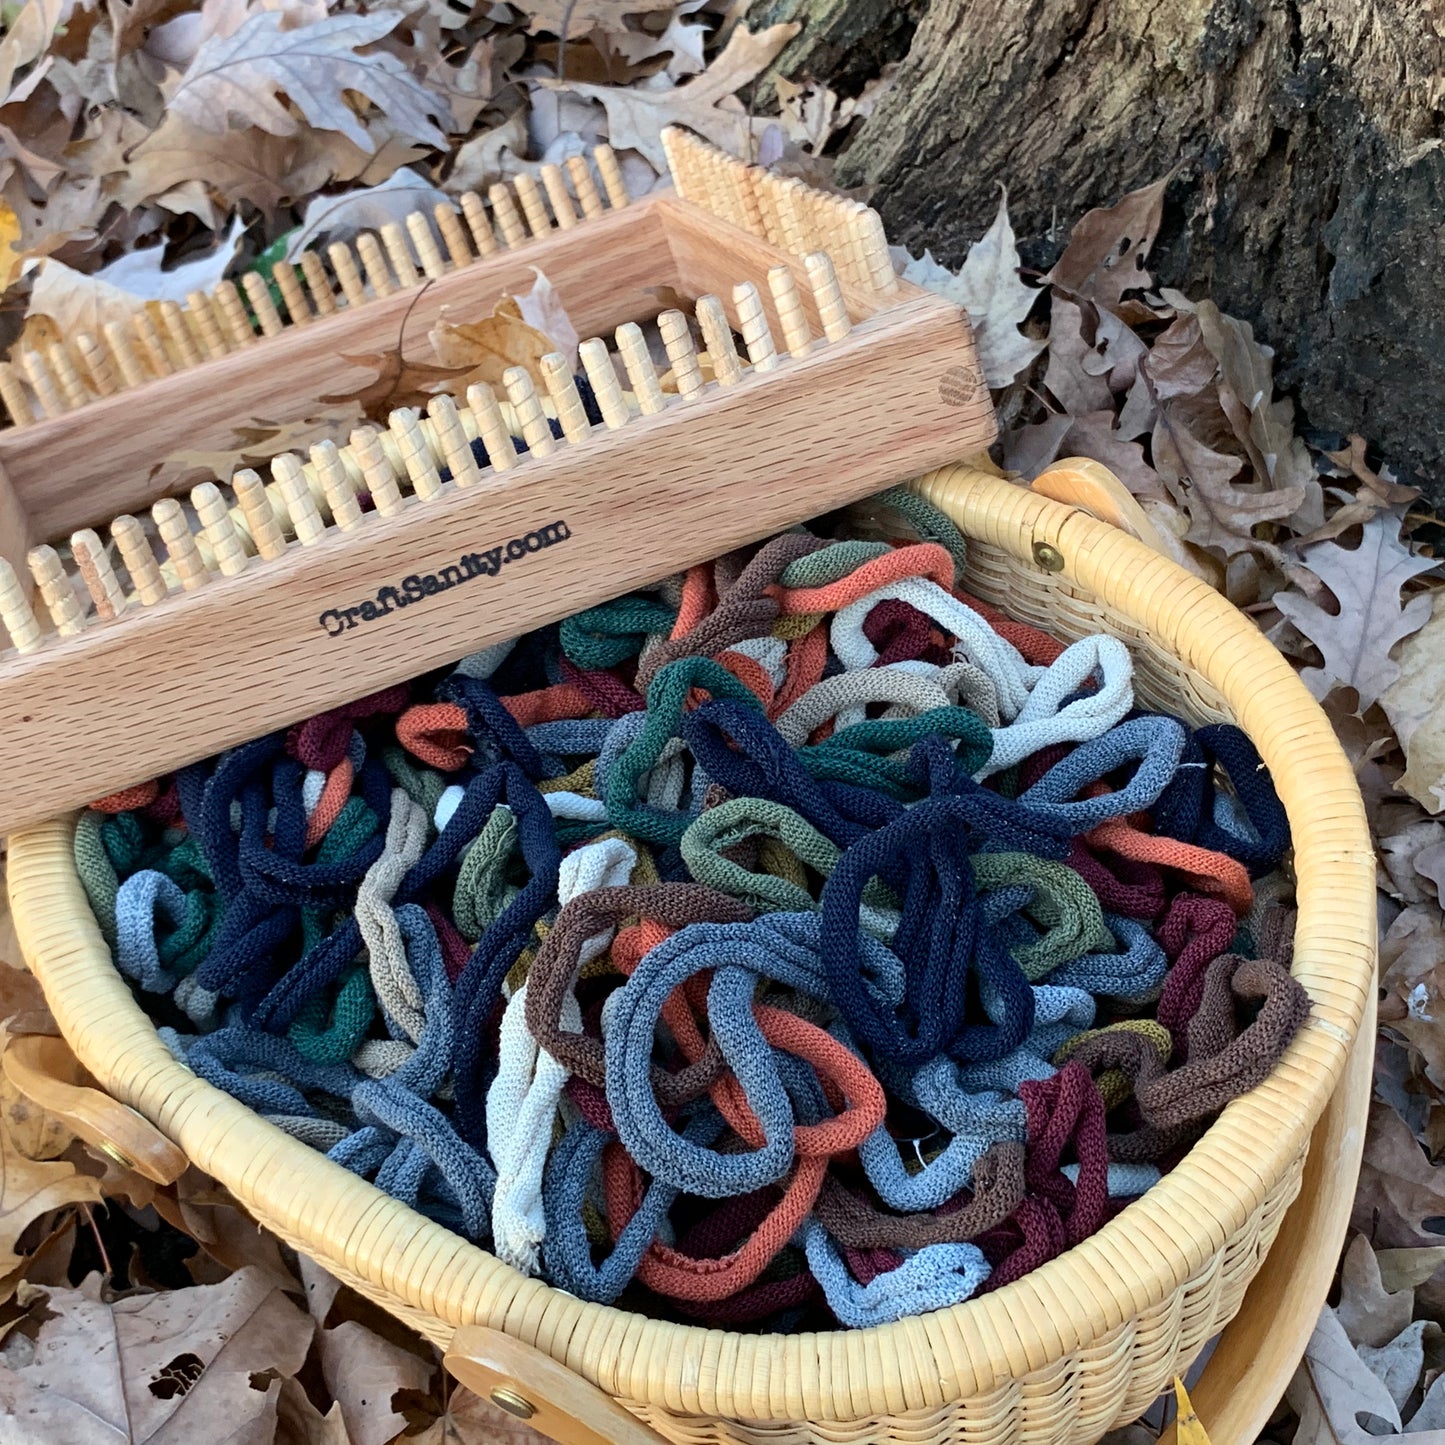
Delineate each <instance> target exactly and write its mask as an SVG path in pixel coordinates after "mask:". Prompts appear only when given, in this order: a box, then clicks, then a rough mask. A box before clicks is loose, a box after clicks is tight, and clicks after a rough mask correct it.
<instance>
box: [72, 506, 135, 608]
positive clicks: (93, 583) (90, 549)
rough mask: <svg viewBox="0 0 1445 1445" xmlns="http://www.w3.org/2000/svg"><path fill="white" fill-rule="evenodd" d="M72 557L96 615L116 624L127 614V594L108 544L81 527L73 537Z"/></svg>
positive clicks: (86, 528) (88, 529) (89, 530)
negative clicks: (122, 614) (123, 614)
mask: <svg viewBox="0 0 1445 1445" xmlns="http://www.w3.org/2000/svg"><path fill="white" fill-rule="evenodd" d="M70 555H71V556H72V557H74V558H75V569H76V571H77V572H79V573H80V580H81V581H82V582H84V583H85V590H86V591H87V592H89V593H90V600H91V601H92V602H94V603H95V615H96V616H97V617H99V618H101V619H103V620H104V621H106V622H113V621H114V620H115V619H116V618H117V617H119V616H120V614H121V613H122V611H124V610H125V593H124V592H122V591H121V588H120V582H119V580H118V579H117V577H116V575H115V568H114V567H112V566H111V563H110V555H109V553H108V552H107V551H106V550H105V543H104V542H102V541H101V540H100V537H99V535H98V534H97V533H95V532H93V531H92V530H91V529H90V528H89V527H82V528H81V530H80V531H78V532H73V533H72V534H71V537H70Z"/></svg>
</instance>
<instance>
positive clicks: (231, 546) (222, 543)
mask: <svg viewBox="0 0 1445 1445" xmlns="http://www.w3.org/2000/svg"><path fill="white" fill-rule="evenodd" d="M191 505H192V506H193V507H194V508H195V509H196V516H197V518H199V520H200V523H201V531H202V533H203V534H204V536H205V539H206V541H207V542H209V543H210V546H211V554H212V555H213V556H214V557H215V559H216V568H217V570H218V571H219V572H220V573H221V575H222V576H223V577H234V576H236V575H237V574H238V573H241V572H244V571H245V570H246V561H247V557H246V547H245V544H244V543H243V542H242V541H241V534H240V533H239V532H238V531H237V530H236V524H235V523H234V522H232V520H231V510H230V508H229V507H228V506H227V505H226V498H225V496H224V494H223V493H222V491H221V489H220V488H219V487H218V486H217V485H216V484H215V483H214V482H202V483H201V484H200V485H199V486H197V487H194V488H192V490H191ZM258 550H259V549H258Z"/></svg>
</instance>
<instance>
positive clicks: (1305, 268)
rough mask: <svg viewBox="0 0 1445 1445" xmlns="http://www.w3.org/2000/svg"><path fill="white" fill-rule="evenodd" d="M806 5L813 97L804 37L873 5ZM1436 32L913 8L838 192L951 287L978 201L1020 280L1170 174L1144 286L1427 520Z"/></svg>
mask: <svg viewBox="0 0 1445 1445" xmlns="http://www.w3.org/2000/svg"><path fill="white" fill-rule="evenodd" d="M814 7H818V8H819V9H820V10H822V11H826V23H825V25H823V26H822V27H821V29H822V30H823V31H824V32H825V34H824V35H821V36H818V37H816V38H814V39H813V40H810V39H809V37H808V35H807V33H806V32H805V35H804V36H800V37H799V40H798V41H797V42H795V46H798V47H799V49H798V51H797V57H802V58H806V57H808V56H809V52H808V49H807V46H808V45H809V44H812V45H814V46H815V47H820V48H815V49H814V50H813V51H812V55H811V58H812V60H813V62H814V63H813V67H812V68H813V70H814V73H816V74H820V75H822V76H825V77H826V76H827V74H828V72H827V71H826V70H825V69H823V68H822V66H823V65H824V64H826V63H827V60H828V52H827V46H826V43H825V41H826V35H827V34H833V35H837V34H843V33H848V31H849V29H850V24H849V18H848V17H849V16H850V15H852V16H854V17H855V25H856V22H857V21H858V20H859V19H861V18H866V17H867V16H869V15H871V14H872V13H873V7H876V0H798V3H797V9H798V12H799V18H804V19H806V18H807V16H808V15H810V14H811V13H813V9H814ZM1442 29H1445V3H1442V0H927V10H926V12H925V13H924V15H923V17H922V20H921V22H920V23H919V25H918V27H917V30H916V32H915V33H914V35H913V37H912V44H911V48H910V50H909V52H908V55H907V58H906V59H905V61H904V62H903V65H902V67H901V70H900V73H899V76H898V80H897V82H896V84H895V86H894V87H893V89H892V90H891V91H890V92H889V93H888V94H887V95H886V96H885V97H884V98H883V100H882V101H881V103H880V104H879V105H878V107H877V109H876V110H875V111H874V113H873V115H872V116H871V117H870V118H869V119H868V120H867V121H866V122H865V123H864V125H863V126H862V128H861V131H860V132H859V133H858V135H857V136H856V138H855V139H854V141H853V143H852V144H851V146H850V147H849V149H848V150H847V151H846V152H845V153H844V154H843V156H842V157H841V159H840V162H839V166H838V173H837V174H838V179H839V181H840V183H842V184H845V185H859V184H869V185H872V186H874V187H875V191H874V204H875V205H877V206H878V208H879V209H880V210H881V212H882V214H883V217H884V220H885V222H886V224H887V226H888V231H889V235H890V238H891V239H892V240H894V241H895V242H898V243H900V244H903V245H907V246H909V247H910V248H912V249H914V250H915V251H917V250H920V249H921V248H923V247H924V246H928V247H931V248H932V250H933V252H934V254H935V256H938V257H939V258H940V259H941V260H944V261H946V262H949V263H953V264H957V263H958V262H960V261H961V260H962V258H963V256H964V254H965V252H966V250H967V247H968V244H969V243H970V242H971V241H972V240H974V239H976V238H977V237H978V235H979V234H980V233H981V232H982V231H983V229H984V227H985V225H986V224H987V222H988V219H989V218H990V217H991V216H992V214H993V211H994V209H995V207H996V205H997V187H998V185H999V184H1000V183H1004V184H1006V185H1007V186H1008V188H1009V208H1010V211H1011V214H1012V216H1013V220H1014V225H1015V229H1016V230H1017V232H1018V234H1019V236H1020V237H1021V238H1022V245H1023V252H1024V257H1025V260H1026V262H1028V263H1029V264H1031V265H1034V266H1037V267H1039V268H1040V269H1044V268H1047V267H1048V266H1049V265H1050V264H1051V263H1052V261H1053V260H1054V258H1055V256H1056V255H1057V253H1058V251H1059V250H1060V248H1061V246H1062V243H1063V240H1064V239H1065V238H1066V236H1067V234H1068V230H1069V228H1070V226H1071V225H1072V224H1073V223H1074V221H1076V220H1077V219H1078V218H1079V216H1080V215H1082V214H1083V212H1084V211H1086V210H1088V209H1089V208H1091V207H1093V206H1098V205H1107V204H1110V203H1112V202H1113V201H1115V200H1117V199H1118V197H1119V196H1120V195H1122V194H1123V193H1124V192H1125V191H1127V190H1130V189H1132V188H1134V187H1136V186H1140V185H1144V184H1147V183H1149V182H1151V181H1154V180H1157V179H1158V178H1159V177H1160V176H1162V175H1165V174H1168V173H1170V172H1172V173H1173V178H1172V180H1171V182H1170V185H1169V188H1168V191H1167V193H1166V209H1165V217H1164V225H1163V228H1162V229H1161V232H1160V235H1159V239H1158V242H1157V243H1156V246H1155V249H1154V252H1153V256H1152V259H1151V269H1152V270H1153V272H1154V274H1155V276H1156V278H1157V279H1158V280H1159V281H1160V282H1161V283H1164V284H1168V285H1173V286H1177V287H1179V288H1180V289H1182V290H1185V291H1187V292H1189V293H1190V294H1192V295H1196V296H1198V295H1203V294H1208V295H1210V296H1211V297H1212V298H1213V299H1214V300H1215V301H1216V302H1217V303H1218V304H1219V305H1220V306H1221V307H1222V308H1223V309H1224V310H1226V311H1228V312H1231V313H1233V314H1235V315H1237V316H1240V317H1243V318H1245V319H1247V320H1249V321H1250V322H1252V323H1253V324H1254V326H1255V328H1256V333H1257V334H1258V335H1259V336H1260V337H1261V339H1262V340H1264V341H1266V342H1268V343H1269V344H1271V345H1273V346H1274V347H1275V349H1276V351H1277V353H1278V362H1279V372H1278V374H1279V378H1280V382H1281V384H1282V385H1284V386H1286V387H1288V388H1290V389H1291V390H1293V391H1294V392H1295V393H1296V395H1297V396H1298V398H1299V400H1300V401H1301V402H1302V404H1303V406H1304V409H1305V411H1306V414H1307V416H1308V419H1309V422H1310V424H1311V425H1312V426H1313V427H1314V428H1316V429H1317V430H1322V431H1324V432H1336V433H1344V432H1348V431H1358V432H1360V433H1362V434H1363V435H1365V436H1366V437H1367V438H1368V439H1369V440H1370V441H1371V442H1372V443H1374V444H1376V445H1377V446H1378V447H1379V448H1380V450H1381V451H1382V453H1383V454H1384V455H1385V456H1386V457H1387V458H1389V459H1390V460H1392V461H1393V462H1395V463H1396V464H1397V465H1399V464H1403V465H1404V466H1407V467H1409V468H1411V469H1414V470H1415V471H1417V472H1419V473H1421V474H1422V475H1423V478H1424V480H1425V481H1426V483H1427V484H1428V483H1430V482H1432V481H1433V482H1434V484H1435V485H1434V487H1433V489H1432V490H1433V492H1434V495H1435V497H1436V498H1437V499H1439V498H1440V497H1441V496H1442V492H1445V486H1442V484H1445V468H1442V466H1441V461H1442V457H1445V150H1442V138H1445V44H1442ZM794 73H795V74H796V71H795V72H794ZM865 78H866V77H865ZM855 84H856V81H855ZM1432 472H1433V473H1434V476H1433V477H1432V476H1431V475H1430V474H1431V473H1432Z"/></svg>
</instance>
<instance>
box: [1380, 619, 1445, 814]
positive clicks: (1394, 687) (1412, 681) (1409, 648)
mask: <svg viewBox="0 0 1445 1445" xmlns="http://www.w3.org/2000/svg"><path fill="white" fill-rule="evenodd" d="M1430 601H1431V611H1430V618H1429V621H1427V622H1426V623H1425V625H1424V626H1423V627H1422V628H1421V629H1420V630H1419V631H1418V632H1417V633H1415V635H1414V636H1413V637H1407V638H1406V639H1405V641H1404V643H1403V644H1402V645H1401V647H1400V658H1399V675H1398V677H1397V678H1396V679H1395V681H1394V682H1393V683H1391V684H1390V686H1389V687H1388V688H1386V689H1385V691H1384V692H1383V693H1382V694H1381V696H1380V705H1381V706H1382V707H1383V708H1384V709H1385V716H1386V717H1387V718H1389V719H1390V726H1391V727H1392V728H1394V730H1395V736H1396V737H1397V738H1399V740H1400V747H1401V749H1402V751H1403V752H1404V754H1405V774H1404V776H1403V777H1402V778H1401V779H1400V783H1399V786H1400V787H1401V788H1402V789H1403V790H1404V791H1405V792H1407V793H1409V795H1410V796H1411V797H1412V798H1414V799H1415V801H1416V802H1417V803H1419V804H1420V805H1421V807H1423V808H1424V809H1425V810H1426V811H1427V812H1431V813H1438V812H1440V811H1441V809H1445V592H1436V593H1434V594H1433V596H1432V598H1431V599H1430Z"/></svg>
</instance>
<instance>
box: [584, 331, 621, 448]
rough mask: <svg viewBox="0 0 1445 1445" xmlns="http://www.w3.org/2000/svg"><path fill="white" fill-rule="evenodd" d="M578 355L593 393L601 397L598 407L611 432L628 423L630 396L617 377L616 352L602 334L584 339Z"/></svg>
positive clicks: (598, 398) (598, 400)
mask: <svg viewBox="0 0 1445 1445" xmlns="http://www.w3.org/2000/svg"><path fill="white" fill-rule="evenodd" d="M577 354H578V356H580V357H581V359H582V369H583V370H584V371H585V372H586V373H587V380H588V381H589V382H591V383H592V394H593V396H595V397H596V398H597V409H598V410H599V411H600V412H601V413H602V420H603V422H604V423H605V424H606V425H607V428H608V430H609V431H616V430H617V429H618V428H619V427H624V426H626V425H627V423H628V421H629V419H630V418H631V415H632V413H631V412H630V411H629V410H628V409H627V399H626V398H625V397H624V396H623V395H622V386H621V384H620V383H619V382H618V380H617V368H616V367H615V366H614V365H613V363H612V353H611V352H609V351H608V349H607V343H606V342H604V341H602V340H600V339H599V338H598V337H595V336H594V337H592V338H591V339H590V340H588V341H584V342H583V343H582V344H581V345H580V346H579V347H578V348H577Z"/></svg>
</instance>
